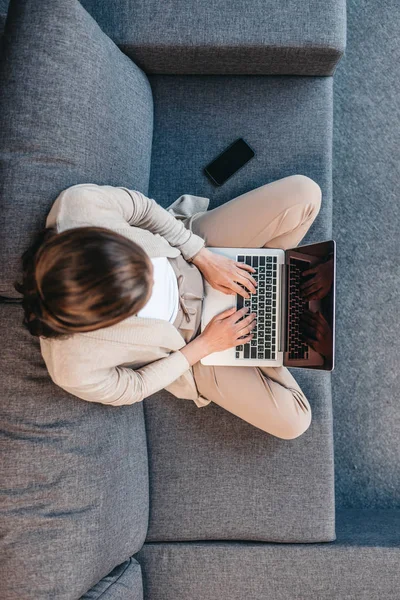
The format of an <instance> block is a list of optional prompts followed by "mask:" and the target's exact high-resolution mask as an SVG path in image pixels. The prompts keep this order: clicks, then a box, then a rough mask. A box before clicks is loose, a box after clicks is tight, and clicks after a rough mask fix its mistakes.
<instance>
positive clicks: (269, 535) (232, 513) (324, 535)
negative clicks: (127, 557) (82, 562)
mask: <svg viewBox="0 0 400 600" xmlns="http://www.w3.org/2000/svg"><path fill="white" fill-rule="evenodd" d="M317 375H318V376H317ZM317 375H310V374H307V375H304V376H301V377H298V380H299V382H300V384H301V385H302V386H303V389H304V390H305V393H306V394H307V397H308V399H309V401H310V403H311V406H312V410H313V423H312V424H311V427H310V429H309V430H308V431H307V432H306V433H305V434H304V435H303V436H301V437H300V438H298V439H296V440H292V441H290V442H288V441H285V440H279V439H277V438H275V437H273V436H270V435H268V434H267V433H265V432H263V431H261V430H260V429H257V428H255V427H253V426H252V425H249V424H248V423H246V422H245V421H242V420H241V419H239V418H238V417H236V416H235V415H233V414H231V413H229V412H228V411H225V410H224V409H222V408H220V407H219V406H218V405H216V404H214V403H210V404H209V405H208V406H206V407H204V408H197V407H196V406H195V405H194V404H193V405H192V404H190V403H188V402H183V401H182V400H179V399H178V398H175V397H173V396H172V395H170V394H168V393H167V392H161V393H159V394H156V395H154V396H152V397H150V398H147V399H145V400H144V405H145V419H146V430H147V440H148V454H149V476H150V498H151V502H150V519H149V529H148V532H147V536H146V540H147V541H166V540H170V541H175V540H176V541H182V540H215V539H218V540H223V539H228V540H231V539H236V540H255V541H258V540H259V541H273V542H319V541H331V540H332V539H334V537H335V523H334V490H333V448H332V420H331V402H330V378H329V375H323V374H320V373H319V374H317ZM204 597H205V598H206V597H207V594H206V593H205V594H204Z"/></svg>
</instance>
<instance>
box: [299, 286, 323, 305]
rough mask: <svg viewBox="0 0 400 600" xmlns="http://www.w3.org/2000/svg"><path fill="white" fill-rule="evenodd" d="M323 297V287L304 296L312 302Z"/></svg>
mask: <svg viewBox="0 0 400 600" xmlns="http://www.w3.org/2000/svg"><path fill="white" fill-rule="evenodd" d="M323 297H324V293H323V289H322V288H320V289H319V290H317V291H316V292H314V293H312V294H310V295H309V296H304V299H305V300H307V301H308V302H311V300H321V299H322V298H323Z"/></svg>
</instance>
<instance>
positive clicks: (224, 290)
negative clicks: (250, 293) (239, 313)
mask: <svg viewBox="0 0 400 600" xmlns="http://www.w3.org/2000/svg"><path fill="white" fill-rule="evenodd" d="M215 289H216V290H218V291H219V292H222V293H223V294H229V295H230V296H232V290H231V289H230V288H228V287H226V286H224V285H218V286H216V288H215Z"/></svg>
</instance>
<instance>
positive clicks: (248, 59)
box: [81, 0, 346, 75]
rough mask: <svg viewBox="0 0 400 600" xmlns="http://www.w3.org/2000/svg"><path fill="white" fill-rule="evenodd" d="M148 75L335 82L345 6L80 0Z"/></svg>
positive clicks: (299, 1)
mask: <svg viewBox="0 0 400 600" xmlns="http://www.w3.org/2000/svg"><path fill="white" fill-rule="evenodd" d="M81 1H82V4H83V6H85V8H86V9H87V10H88V11H89V12H90V13H91V14H92V15H93V16H94V18H95V19H96V21H97V22H98V23H99V24H100V26H101V27H102V28H103V30H104V31H105V32H106V33H107V35H109V36H110V38H111V39H112V40H114V42H115V43H116V44H118V46H119V47H120V48H121V49H122V50H123V51H124V52H125V53H126V54H127V55H128V56H130V57H131V58H132V60H134V61H135V63H136V64H138V65H139V66H140V67H141V68H142V69H144V70H145V71H146V73H157V74H164V75H171V74H174V75H177V74H180V75H219V74H224V75H332V74H333V73H334V71H335V69H336V66H337V64H338V62H339V60H340V58H341V56H342V54H343V52H344V49H345V45H346V0H324V1H323V2H321V1H320V0H307V2H305V1H304V0H285V2H279V0H218V1H217V2H216V1H215V0H214V1H213V0H208V1H203V2H201V1H199V0H184V1H182V0H113V1H112V2H110V0H81Z"/></svg>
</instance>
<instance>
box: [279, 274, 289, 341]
mask: <svg viewBox="0 0 400 600" xmlns="http://www.w3.org/2000/svg"><path fill="white" fill-rule="evenodd" d="M281 282H282V283H281V286H280V287H281V305H280V313H281V318H280V332H279V343H278V352H286V329H287V315H286V310H287V265H286V264H283V265H281Z"/></svg>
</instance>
